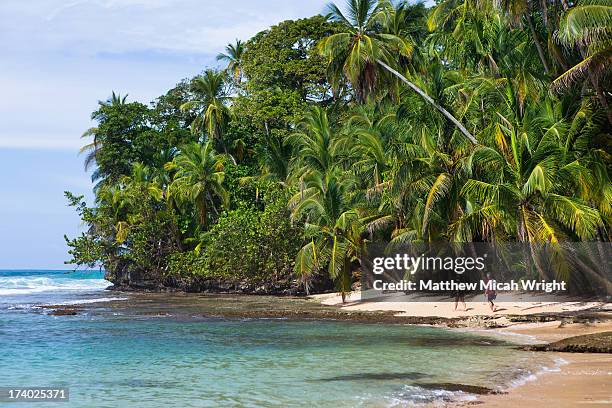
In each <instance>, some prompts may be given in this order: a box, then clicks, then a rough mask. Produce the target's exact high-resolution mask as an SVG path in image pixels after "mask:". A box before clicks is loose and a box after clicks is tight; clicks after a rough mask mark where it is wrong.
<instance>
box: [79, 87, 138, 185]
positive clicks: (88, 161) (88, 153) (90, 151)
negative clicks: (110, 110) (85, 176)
mask: <svg viewBox="0 0 612 408" xmlns="http://www.w3.org/2000/svg"><path fill="white" fill-rule="evenodd" d="M127 97H128V95H127V94H125V95H124V96H121V95H120V94H116V93H115V91H113V92H112V95H111V97H110V98H108V99H107V100H105V101H98V105H99V106H100V107H104V106H120V105H125V104H126V100H127ZM90 137H93V140H92V141H91V142H90V143H87V144H86V145H84V146H83V147H81V149H80V150H79V154H85V161H84V167H85V171H88V170H89V169H90V168H92V166H94V165H95V164H96V158H97V157H98V155H99V154H100V150H101V149H102V139H103V135H100V129H98V128H97V127H91V128H89V129H87V130H86V131H85V132H84V133H83V134H82V135H81V138H83V139H87V138H90ZM100 178H101V175H100V171H99V170H98V169H94V171H93V173H92V175H91V180H92V181H96V180H99V179H100ZM97 186H99V184H98V185H97Z"/></svg>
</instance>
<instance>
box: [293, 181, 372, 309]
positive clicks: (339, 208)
mask: <svg viewBox="0 0 612 408" xmlns="http://www.w3.org/2000/svg"><path fill="white" fill-rule="evenodd" d="M304 181H305V187H306V188H305V189H304V190H303V191H301V192H298V193H297V194H295V195H294V196H293V197H292V198H291V199H290V201H289V207H290V208H291V209H292V213H291V217H292V219H294V220H300V219H304V220H305V221H306V237H307V238H308V239H310V242H309V243H307V244H306V245H304V246H303V247H302V249H300V251H299V252H298V254H297V256H296V261H295V272H296V274H297V275H298V276H299V277H300V278H301V280H302V282H303V283H304V286H305V288H306V291H307V292H308V289H309V282H310V280H311V279H312V277H313V275H314V274H315V273H316V271H318V270H320V269H322V268H325V267H327V270H328V273H329V276H330V278H331V279H333V280H334V281H335V282H336V285H337V289H338V290H339V291H340V293H341V294H342V301H343V302H344V301H345V300H346V294H347V293H348V292H350V290H351V283H352V277H351V272H352V271H351V263H352V262H353V261H355V260H357V257H358V256H359V255H360V254H361V253H362V252H361V251H362V250H363V245H364V242H363V239H362V237H361V232H362V229H363V228H362V223H361V220H360V218H359V214H358V212H357V211H356V210H355V209H353V208H354V206H353V203H351V202H350V201H349V199H348V197H349V192H350V190H351V187H352V184H353V180H352V179H351V178H350V177H346V175H345V174H343V173H342V172H341V171H339V169H332V170H330V171H329V172H327V173H326V174H324V175H323V174H320V173H311V174H310V175H309V176H308V177H306V178H305V180H304Z"/></svg>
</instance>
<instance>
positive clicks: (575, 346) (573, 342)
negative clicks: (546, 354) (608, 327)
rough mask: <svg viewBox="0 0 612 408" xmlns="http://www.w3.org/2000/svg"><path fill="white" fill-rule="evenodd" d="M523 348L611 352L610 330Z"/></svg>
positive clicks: (611, 335) (532, 349) (574, 351)
mask: <svg viewBox="0 0 612 408" xmlns="http://www.w3.org/2000/svg"><path fill="white" fill-rule="evenodd" d="M525 349H527V350H531V351H560V352H567V353H612V331H609V332H603V333H595V334H585V335H583V336H575V337H569V338H567V339H563V340H559V341H556V342H554V343H549V344H536V345H533V346H527V347H525Z"/></svg>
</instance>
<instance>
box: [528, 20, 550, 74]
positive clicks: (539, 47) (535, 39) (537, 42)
mask: <svg viewBox="0 0 612 408" xmlns="http://www.w3.org/2000/svg"><path fill="white" fill-rule="evenodd" d="M529 13H531V11H529ZM529 13H528V14H527V15H526V16H525V20H527V25H528V26H529V31H530V32H531V37H533V42H534V44H535V46H536V49H537V50H538V55H539V56H540V61H542V65H543V66H544V72H546V74H548V73H549V72H550V69H549V68H548V62H546V56H545V55H544V51H543V50H542V45H541V44H540V39H539V38H538V35H537V34H536V32H535V28H534V27H533V23H532V22H531V15H530V14H529Z"/></svg>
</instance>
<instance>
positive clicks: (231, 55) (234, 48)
mask: <svg viewBox="0 0 612 408" xmlns="http://www.w3.org/2000/svg"><path fill="white" fill-rule="evenodd" d="M245 50H246V47H245V43H243V42H242V41H240V40H236V43H234V44H228V45H226V46H225V53H220V54H219V55H217V61H225V62H227V67H226V69H227V71H228V72H230V73H231V74H232V77H233V78H234V82H235V83H237V84H239V83H240V81H241V80H242V57H243V55H244V52H245Z"/></svg>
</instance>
